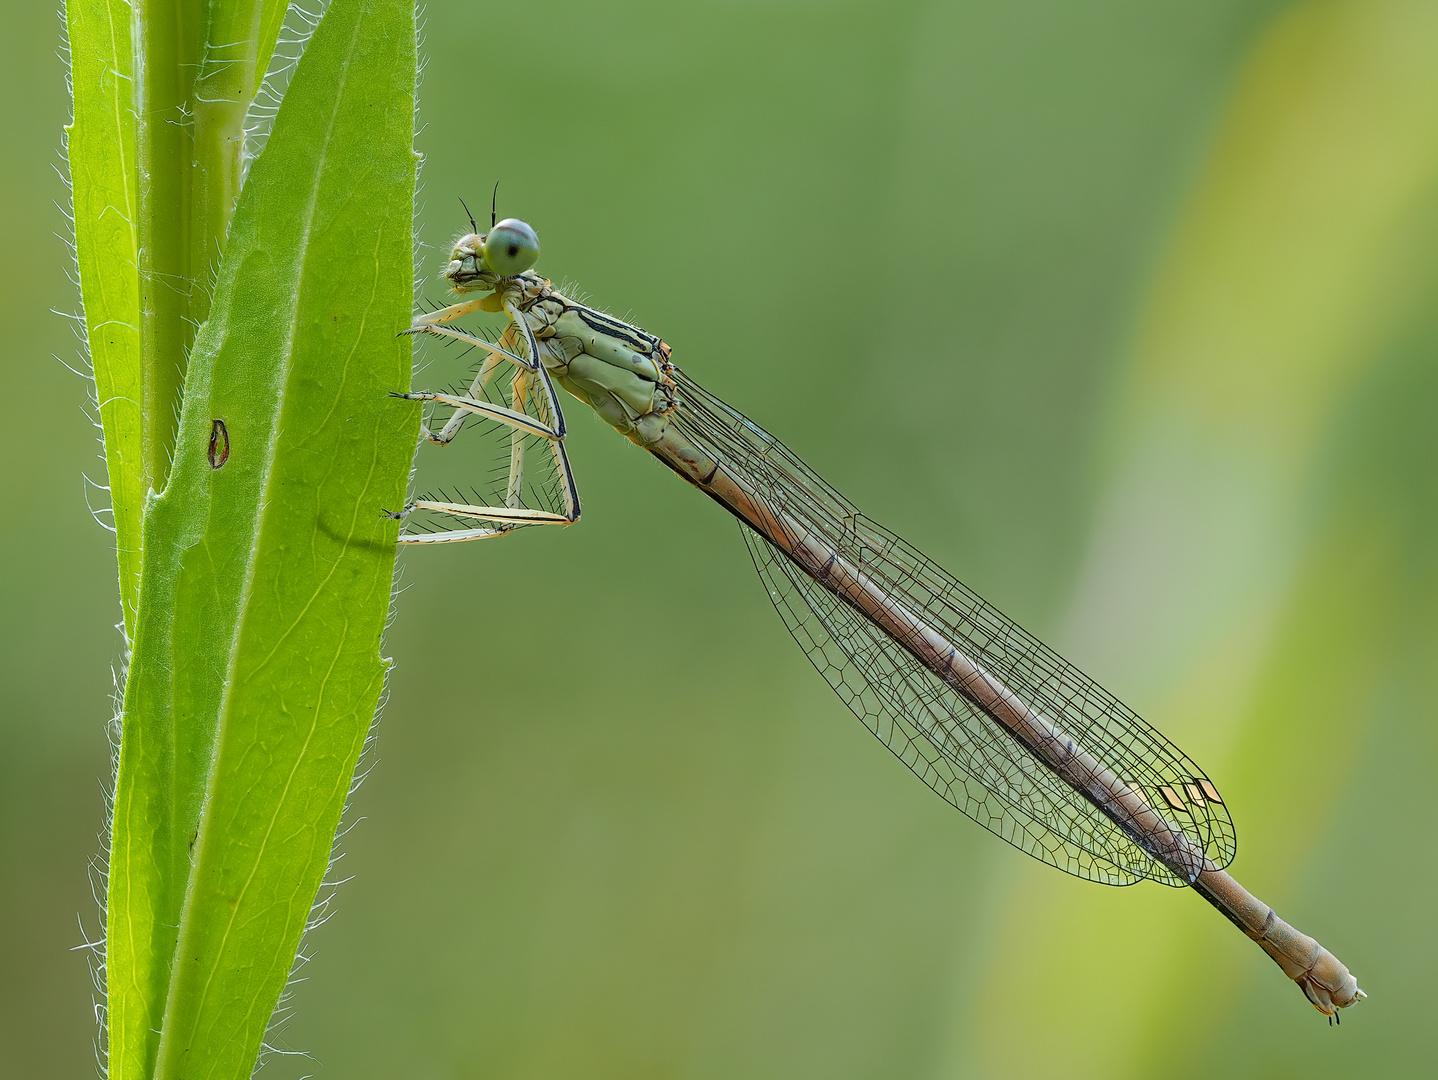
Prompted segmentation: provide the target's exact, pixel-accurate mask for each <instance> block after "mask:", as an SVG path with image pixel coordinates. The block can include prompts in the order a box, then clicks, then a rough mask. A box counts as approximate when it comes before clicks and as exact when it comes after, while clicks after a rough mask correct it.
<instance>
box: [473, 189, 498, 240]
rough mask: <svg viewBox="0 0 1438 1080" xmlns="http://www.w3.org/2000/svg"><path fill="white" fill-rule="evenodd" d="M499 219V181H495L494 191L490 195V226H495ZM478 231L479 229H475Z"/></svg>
mask: <svg viewBox="0 0 1438 1080" xmlns="http://www.w3.org/2000/svg"><path fill="white" fill-rule="evenodd" d="M498 221H499V181H498V180H496V181H495V182H494V193H493V194H492V195H490V197H489V227H490V228H491V229H492V228H494V226H495V224H496V223H497V222H498ZM475 231H476V232H478V231H479V230H477V229H476V230H475Z"/></svg>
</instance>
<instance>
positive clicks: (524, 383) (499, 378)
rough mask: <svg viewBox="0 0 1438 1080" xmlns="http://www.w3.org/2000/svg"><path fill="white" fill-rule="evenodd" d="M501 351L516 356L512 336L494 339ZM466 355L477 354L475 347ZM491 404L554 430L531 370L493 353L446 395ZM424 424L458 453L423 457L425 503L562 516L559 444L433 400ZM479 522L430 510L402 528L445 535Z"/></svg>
mask: <svg viewBox="0 0 1438 1080" xmlns="http://www.w3.org/2000/svg"><path fill="white" fill-rule="evenodd" d="M498 343H499V345H500V346H501V347H502V348H506V349H508V350H509V351H511V352H517V349H516V343H515V341H514V335H513V333H512V331H510V332H506V333H505V334H504V335H502V336H501V337H499V339H498ZM469 355H471V356H479V355H480V350H478V349H474V350H472V351H470V353H469ZM447 392H448V393H450V394H454V395H456V396H460V397H469V398H473V399H475V400H477V401H483V402H486V403H488V404H490V405H498V406H500V407H501V408H505V409H511V410H513V411H515V412H522V413H524V414H525V415H526V416H529V417H532V418H533V419H535V420H538V421H539V422H540V423H541V424H543V425H544V426H545V427H548V428H551V429H553V428H554V427H555V426H556V417H555V415H554V410H553V407H552V405H551V401H550V398H549V395H548V394H546V393H545V392H544V388H543V386H542V385H541V383H540V382H539V376H538V375H537V374H536V373H533V372H528V371H525V370H524V369H523V368H521V367H519V366H518V365H516V364H513V363H511V362H509V361H507V360H504V359H502V358H499V357H495V356H494V355H493V354H489V355H486V356H482V357H480V358H479V359H478V360H477V361H476V362H475V364H474V365H473V366H472V367H471V369H470V377H469V378H468V379H467V380H466V381H465V382H462V383H457V384H455V385H453V386H451V387H449V388H448V390H447ZM424 423H425V426H426V428H428V429H429V430H430V431H433V432H436V433H441V432H444V433H446V434H447V435H448V436H450V437H452V438H453V439H454V440H455V441H456V442H457V443H459V444H462V445H463V449H462V450H459V449H454V448H446V450H445V451H444V452H438V448H435V450H436V452H433V453H429V454H424V455H421V459H422V460H423V469H422V471H421V474H420V476H419V477H418V485H419V486H418V490H419V491H420V492H421V496H420V497H421V498H422V499H424V500H429V501H435V502H445V503H461V504H468V505H477V506H492V507H505V508H508V509H520V508H523V509H529V510H544V511H547V512H549V513H552V514H563V513H564V510H565V500H564V489H563V483H564V480H563V473H562V472H561V470H560V468H559V459H558V455H559V454H560V453H561V452H562V449H561V447H560V444H558V443H556V442H554V441H553V440H550V439H546V438H543V437H542V436H540V435H535V434H533V433H531V432H526V431H522V430H519V429H518V428H516V427H513V426H511V425H508V424H503V423H500V422H498V421H496V420H492V419H489V418H486V417H483V416H480V415H477V414H475V413H473V412H466V411H463V410H456V409H453V408H452V407H451V406H449V405H447V404H444V403H438V402H436V403H431V404H430V405H429V406H428V407H427V408H426V410H425V417H424ZM475 524H477V522H476V521H475V519H473V518H468V517H458V516H456V515H451V514H445V513H442V512H439V511H435V510H424V509H419V510H416V511H415V512H414V513H413V514H412V515H411V516H410V518H409V520H408V522H407V523H406V529H407V531H409V532H414V533H425V532H444V531H447V530H450V529H455V528H465V527H470V526H474V525H475ZM526 525H527V523H525V522H510V523H505V525H504V526H503V527H504V528H505V529H507V530H508V529H519V528H525V527H526Z"/></svg>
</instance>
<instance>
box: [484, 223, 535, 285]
mask: <svg viewBox="0 0 1438 1080" xmlns="http://www.w3.org/2000/svg"><path fill="white" fill-rule="evenodd" d="M538 261H539V237H537V236H535V235H534V230H533V229H531V228H530V227H529V226H528V225H527V224H525V223H524V222H523V221H520V220H519V219H518V218H505V219H504V220H503V221H501V222H500V223H499V224H498V225H496V226H495V227H494V228H492V229H490V230H489V235H488V236H486V237H485V238H484V265H485V266H487V267H489V269H490V271H491V272H492V273H494V274H497V275H499V276H500V277H515V276H516V275H518V274H522V273H524V272H525V271H526V270H528V269H529V268H530V267H531V266H533V265H534V264H535V263H536V262H538Z"/></svg>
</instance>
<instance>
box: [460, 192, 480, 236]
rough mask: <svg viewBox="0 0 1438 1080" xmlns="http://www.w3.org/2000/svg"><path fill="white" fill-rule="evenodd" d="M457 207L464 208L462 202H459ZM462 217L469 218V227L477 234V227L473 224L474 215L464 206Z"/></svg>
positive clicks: (461, 200)
mask: <svg viewBox="0 0 1438 1080" xmlns="http://www.w3.org/2000/svg"><path fill="white" fill-rule="evenodd" d="M459 205H460V206H464V200H463V199H460V200H459ZM464 216H465V217H467V218H469V227H470V229H471V230H472V231H473V232H476V233H477V232H479V225H478V224H476V223H475V220H474V215H473V214H471V213H470V212H469V207H467V206H464Z"/></svg>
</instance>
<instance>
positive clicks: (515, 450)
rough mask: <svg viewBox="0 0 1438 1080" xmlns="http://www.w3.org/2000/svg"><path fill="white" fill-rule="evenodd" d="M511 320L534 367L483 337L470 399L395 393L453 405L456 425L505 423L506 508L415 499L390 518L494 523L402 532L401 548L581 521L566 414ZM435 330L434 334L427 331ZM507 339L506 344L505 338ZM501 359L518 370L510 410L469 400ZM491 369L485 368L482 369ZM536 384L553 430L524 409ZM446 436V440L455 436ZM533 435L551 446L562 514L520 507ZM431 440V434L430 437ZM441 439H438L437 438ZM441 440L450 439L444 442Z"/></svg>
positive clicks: (530, 343)
mask: <svg viewBox="0 0 1438 1080" xmlns="http://www.w3.org/2000/svg"><path fill="white" fill-rule="evenodd" d="M510 315H511V318H512V319H517V323H516V325H519V326H522V327H523V328H524V339H525V347H526V351H527V352H528V353H529V355H530V357H531V358H532V360H533V366H531V365H530V364H528V363H525V362H524V361H523V360H522V359H521V358H519V357H517V356H516V355H514V354H513V353H511V352H509V351H508V350H507V349H504V348H501V347H498V346H495V345H493V344H491V343H489V342H486V341H484V340H483V339H474V344H477V345H482V346H483V347H484V348H486V349H488V350H489V353H490V355H489V358H488V359H487V360H486V361H485V364H484V365H482V366H481V370H480V372H479V374H477V375H476V376H475V380H474V382H473V383H472V384H471V396H469V397H459V396H456V395H450V394H435V393H429V392H420V393H410V394H396V395H395V396H396V397H402V398H406V399H409V400H413V401H438V402H442V403H444V404H447V405H452V406H454V407H455V410H456V412H455V415H456V416H457V417H460V418H461V419H460V424H462V423H463V417H464V416H465V415H467V414H469V413H474V414H476V415H479V416H482V417H484V418H486V419H490V420H494V421H496V422H498V423H501V424H505V425H507V426H508V427H509V428H510V429H511V433H510V467H509V482H508V486H507V490H506V495H505V505H504V506H502V507H499V506H477V505H472V504H468V503H454V502H441V501H437V500H432V499H419V500H416V501H415V502H413V503H411V504H410V505H409V506H407V507H405V509H404V511H403V513H400V514H392V515H391V516H392V517H395V518H403V517H404V516H405V515H407V514H409V513H411V512H413V511H415V510H430V511H434V512H437V513H441V514H448V515H450V516H452V517H459V518H476V519H478V520H481V521H489V522H493V523H494V524H493V525H487V526H479V527H475V528H471V529H452V530H447V531H444V532H436V533H411V534H401V535H400V537H399V542H400V543H402V544H437V543H455V542H463V541H467V540H487V539H489V538H491V537H495V536H503V535H504V534H505V533H507V532H510V531H511V530H513V529H514V528H515V527H516V526H519V525H567V524H571V523H573V522H575V521H578V520H579V514H580V506H579V491H578V488H577V487H576V486H575V483H574V474H573V472H572V471H571V469H570V466H569V456H568V454H566V453H565V450H564V430H565V424H564V413H563V412H562V411H561V409H560V407H559V400H558V396H557V395H556V394H555V392H554V386H553V384H552V382H551V381H550V379H549V373H548V372H547V371H545V369H544V365H543V364H542V363H541V362H540V361H539V346H538V342H536V341H535V339H534V335H533V333H531V332H530V331H529V327H528V326H527V325H525V324H524V321H523V318H522V316H520V315H519V313H518V312H517V311H512V312H511V313H510ZM511 330H513V326H511V327H510V328H509V330H507V331H506V334H505V338H502V339H501V340H503V341H505V342H506V344H517V342H516V341H514V340H513V338H511V336H510V331H511ZM445 331H446V332H445V335H444V336H451V334H450V333H449V331H448V328H445ZM431 332H433V331H431ZM506 339H507V340H506ZM500 359H509V360H511V361H514V362H515V363H516V364H517V365H518V368H519V370H518V371H516V372H515V375H514V379H513V380H512V382H511V393H512V398H511V401H512V404H513V405H514V408H512V409H510V408H505V407H503V406H498V405H493V404H491V403H489V402H487V401H480V400H478V398H477V397H475V396H473V395H474V394H476V393H478V392H482V391H483V388H484V384H485V383H487V382H488V380H489V378H490V376H491V374H492V371H493V368H492V366H491V365H490V361H491V360H492V361H493V362H494V364H495V365H497V364H498V362H499V360H500ZM486 368H489V370H486ZM535 381H538V382H539V384H540V387H541V390H542V393H543V396H544V401H545V404H546V405H547V406H548V411H549V412H550V414H551V416H552V418H553V419H552V423H553V425H554V426H553V427H550V426H549V425H547V424H544V423H542V422H541V421H540V420H538V419H536V418H534V417H532V416H530V415H529V414H528V413H527V412H526V411H525V404H526V398H527V397H528V395H529V394H530V393H531V391H532V390H533V384H534V382H535ZM451 426H453V427H454V432H457V431H458V430H459V425H456V424H455V418H454V417H451V418H450V422H449V423H448V424H446V425H445V428H444V430H442V431H441V432H440V435H441V436H444V435H445V433H446V432H450V428H451ZM454 432H450V434H449V438H451V439H452V438H453V437H454ZM530 435H536V436H538V437H540V438H542V439H544V440H545V441H546V442H548V443H549V445H550V448H551V453H552V454H553V456H554V464H555V469H556V472H557V473H558V476H559V484H560V493H561V497H562V498H563V500H564V513H562V514H556V513H552V512H550V511H547V510H531V509H528V508H526V507H524V506H523V505H522V502H523V499H522V496H523V487H524V440H525V439H526V438H527V437H528V436H530ZM430 437H431V438H434V436H433V435H431V436H430ZM436 441H439V440H436ZM445 441H448V440H447V439H446V440H445Z"/></svg>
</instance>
